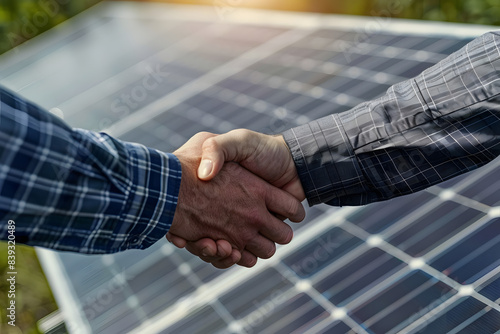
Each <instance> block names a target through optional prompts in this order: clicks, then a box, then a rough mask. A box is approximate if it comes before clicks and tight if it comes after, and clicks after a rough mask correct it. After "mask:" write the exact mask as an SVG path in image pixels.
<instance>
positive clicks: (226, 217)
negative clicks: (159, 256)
mask: <svg viewBox="0 0 500 334" xmlns="http://www.w3.org/2000/svg"><path fill="white" fill-rule="evenodd" d="M174 154H175V155H176V156H177V158H178V159H179V161H180V163H181V166H182V181H181V185H180V190H179V198H178V204H177V209H176V211H175V216H174V220H173V222H172V226H171V228H170V230H169V232H168V233H167V236H166V237H167V239H168V240H169V241H170V242H172V243H173V244H174V245H176V246H177V247H179V248H184V247H186V249H187V250H188V251H189V252H191V253H192V254H194V255H196V256H199V257H200V258H201V259H202V260H203V261H206V262H209V263H212V265H214V266H215V267H217V268H221V269H222V268H228V267H230V266H232V265H233V264H235V263H237V264H238V265H241V266H245V267H252V266H254V265H255V264H256V263H257V258H263V259H267V258H270V257H271V256H273V254H274V252H275V251H276V243H278V244H287V243H289V242H290V241H291V240H292V236H293V231H292V229H291V227H290V226H288V225H287V224H286V223H285V222H284V220H285V219H287V218H288V219H290V220H291V221H293V222H301V221H302V220H303V219H304V218H305V211H304V207H303V206H302V204H301V201H303V200H304V199H305V195H304V191H303V189H302V185H301V183H300V180H299V177H298V175H297V171H296V168H295V163H294V161H293V158H292V156H291V154H290V151H289V149H288V147H287V145H286V143H285V141H284V139H283V138H282V137H281V136H269V135H264V134H261V133H257V132H253V131H249V130H243V129H241V130H234V131H231V132H228V133H226V134H223V135H215V134H211V133H207V132H201V133H198V134H196V135H195V136H193V137H192V138H191V139H190V140H189V141H188V142H186V144H184V145H183V146H182V147H181V148H179V149H178V150H177V151H175V152H174Z"/></svg>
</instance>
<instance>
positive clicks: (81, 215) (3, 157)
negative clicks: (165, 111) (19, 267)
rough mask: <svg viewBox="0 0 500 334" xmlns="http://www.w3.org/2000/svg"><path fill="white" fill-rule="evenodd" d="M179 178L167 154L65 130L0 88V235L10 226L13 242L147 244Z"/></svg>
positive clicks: (82, 246)
mask: <svg viewBox="0 0 500 334" xmlns="http://www.w3.org/2000/svg"><path fill="white" fill-rule="evenodd" d="M180 181H181V166H180V163H179V161H178V159H177V158H176V157H175V156H174V155H172V154H165V153H163V152H159V151H156V150H153V149H150V148H147V147H144V146H142V145H139V144H133V143H127V142H122V141H119V140H117V139H114V138H112V137H110V136H108V135H106V134H105V133H95V132H91V131H86V130H79V129H71V128H70V127H69V126H67V125H66V124H65V123H64V122H63V121H62V120H60V119H59V118H57V117H55V116H54V115H52V114H50V113H49V112H47V111H45V110H43V109H41V108H39V107H37V106H35V105H33V104H31V103H29V102H26V101H25V100H24V99H22V98H21V97H19V96H17V95H16V94H14V93H12V92H9V91H7V90H5V89H3V88H2V87H0V239H3V240H6V239H7V238H8V237H9V235H10V234H9V231H13V233H12V234H13V235H15V241H16V242H20V243H25V244H29V245H33V246H42V247H47V248H52V249H56V250H63V251H74V252H81V253H113V252H118V251H122V250H126V249H132V248H147V247H149V246H150V245H152V244H153V243H155V242H156V241H157V240H159V239H161V238H163V237H164V236H165V234H166V233H167V232H168V229H169V228H170V225H171V223H172V219H173V216H174V213H175V209H176V205H177V196H178V192H179V186H180ZM9 220H12V221H14V222H15V225H14V226H15V230H12V229H11V230H8V226H9V225H8V224H7V222H8V221H9Z"/></svg>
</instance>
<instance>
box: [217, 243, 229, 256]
mask: <svg viewBox="0 0 500 334" xmlns="http://www.w3.org/2000/svg"><path fill="white" fill-rule="evenodd" d="M216 244H217V254H216V255H217V256H220V257H226V256H228V255H229V254H231V252H232V251H233V247H231V244H230V243H229V242H228V241H226V240H217V241H216Z"/></svg>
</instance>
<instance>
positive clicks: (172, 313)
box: [131, 207, 356, 334]
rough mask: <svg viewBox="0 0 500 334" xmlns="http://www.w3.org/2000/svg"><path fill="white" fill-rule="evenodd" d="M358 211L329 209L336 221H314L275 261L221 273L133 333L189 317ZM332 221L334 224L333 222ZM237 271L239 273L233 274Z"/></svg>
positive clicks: (165, 325) (325, 218)
mask: <svg viewBox="0 0 500 334" xmlns="http://www.w3.org/2000/svg"><path fill="white" fill-rule="evenodd" d="M353 210H356V209H355V208H347V207H346V208H342V209H330V211H331V212H335V216H336V217H335V219H332V218H331V217H328V216H327V217H322V219H318V220H317V222H315V221H312V222H309V223H308V224H309V225H310V226H311V227H310V228H309V229H308V230H306V231H304V232H302V233H301V234H299V235H297V236H296V237H295V238H294V239H293V240H292V242H291V243H290V244H289V245H287V246H289V247H279V248H278V250H277V252H276V254H275V255H274V256H273V258H272V259H269V260H266V261H261V262H258V263H257V265H256V266H255V267H254V268H252V270H251V271H248V270H244V269H242V268H233V269H231V270H228V271H226V272H224V274H221V275H220V276H219V278H218V281H217V282H213V283H211V285H210V289H209V290H205V289H204V290H202V291H195V292H194V293H193V294H192V295H191V298H190V299H189V300H184V301H180V302H179V303H177V304H175V305H173V306H171V307H168V308H166V309H165V310H164V311H162V312H161V313H159V314H158V315H156V316H154V317H152V318H150V320H151V321H150V322H151V323H152V325H151V327H150V326H146V327H141V326H139V327H138V328H137V329H136V330H134V331H133V332H131V333H137V334H139V333H142V331H148V332H151V331H152V332H156V331H159V330H161V329H159V328H163V329H164V328H167V327H168V326H170V325H171V324H172V323H174V322H175V321H178V320H179V319H181V318H182V317H184V316H185V315H186V312H187V310H188V309H189V308H198V307H200V306H201V305H205V304H207V303H209V302H210V300H214V299H217V298H219V296H220V295H222V294H223V293H225V292H226V291H228V290H230V289H233V288H235V287H237V286H238V284H241V283H242V282H244V281H246V280H247V279H249V278H250V277H252V276H254V275H257V274H258V273H259V272H262V271H263V270H265V269H266V268H267V267H269V264H268V263H271V262H276V261H280V260H281V259H282V258H283V257H285V256H286V255H287V254H288V253H291V252H293V251H294V250H295V249H296V248H299V247H300V245H301V244H305V243H307V242H308V241H310V240H311V238H313V239H314V237H315V236H317V235H318V234H319V233H321V232H324V231H325V230H327V229H329V228H331V227H332V226H335V224H336V222H337V220H338V219H339V218H338V217H339V212H343V214H345V215H347V214H349V213H350V212H352V211H353ZM325 220H329V221H330V222H325ZM332 221H333V222H332ZM314 226H317V227H318V229H317V230H315V229H314ZM235 271H237V272H238V273H237V274H234V273H233V272H235Z"/></svg>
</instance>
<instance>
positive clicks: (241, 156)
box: [198, 129, 258, 181]
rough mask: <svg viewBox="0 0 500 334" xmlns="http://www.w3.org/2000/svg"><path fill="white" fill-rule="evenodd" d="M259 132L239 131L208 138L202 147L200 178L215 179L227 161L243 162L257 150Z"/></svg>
mask: <svg viewBox="0 0 500 334" xmlns="http://www.w3.org/2000/svg"><path fill="white" fill-rule="evenodd" d="M257 137H258V134H257V132H253V131H250V130H245V129H239V130H233V131H230V132H228V133H226V134H223V135H219V136H217V137H212V138H208V139H207V140H205V142H204V143H203V146H202V157H201V162H200V166H199V168H198V178H199V179H200V180H204V181H208V180H211V179H213V178H214V177H215V176H216V175H217V174H218V173H219V171H220V170H221V168H222V166H224V163H225V162H226V161H234V162H241V161H243V160H245V159H246V158H248V157H249V156H250V155H251V154H252V153H253V152H255V150H256V146H257V141H256V140H255V139H256V138H257Z"/></svg>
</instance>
